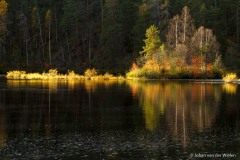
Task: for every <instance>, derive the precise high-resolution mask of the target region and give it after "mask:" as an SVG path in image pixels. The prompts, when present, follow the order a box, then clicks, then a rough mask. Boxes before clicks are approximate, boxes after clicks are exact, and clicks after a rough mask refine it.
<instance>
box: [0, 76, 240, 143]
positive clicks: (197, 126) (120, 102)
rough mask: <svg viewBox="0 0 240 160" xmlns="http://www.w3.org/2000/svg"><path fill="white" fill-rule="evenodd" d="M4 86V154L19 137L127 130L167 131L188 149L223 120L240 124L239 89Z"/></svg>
mask: <svg viewBox="0 0 240 160" xmlns="http://www.w3.org/2000/svg"><path fill="white" fill-rule="evenodd" d="M2 85H6V90H2V91H1V96H0V148H1V147H4V145H5V143H6V141H7V139H9V134H13V133H14V134H15V133H17V134H19V135H29V134H30V135H31V136H33V137H37V136H39V135H44V136H46V137H51V136H52V135H56V134H60V133H79V132H84V131H90V132H104V131H108V130H127V129H139V130H141V129H146V130H148V131H150V132H155V131H159V130H164V131H165V132H166V133H169V134H170V135H171V137H172V138H173V139H175V140H176V141H179V142H181V143H182V144H183V146H185V147H186V146H187V143H188V140H189V137H190V134H191V131H197V132H204V130H205V129H206V128H208V129H209V128H211V127H213V126H214V125H216V124H217V123H219V122H218V121H219V119H224V118H225V120H226V119H228V120H229V119H230V120H231V123H232V122H233V121H236V119H237V121H238V117H237V115H238V112H239V110H238V108H237V106H238V99H239V97H237V96H238V94H237V93H238V92H239V91H238V87H237V85H234V84H212V83H201V82H198V83H194V82H183V81H160V82H159V81H89V80H86V81H65V80H63V81H55V80H52V81H39V80H34V81H13V80H7V81H6V82H5V84H2ZM220 106H221V107H220ZM225 122H226V123H227V121H225ZM139 137H141V136H139ZM140 139H141V138H140ZM143 139H144V138H143ZM139 141H142V140H139Z"/></svg>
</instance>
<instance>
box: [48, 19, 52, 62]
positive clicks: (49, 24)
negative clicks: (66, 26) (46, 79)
mask: <svg viewBox="0 0 240 160" xmlns="http://www.w3.org/2000/svg"><path fill="white" fill-rule="evenodd" d="M48 53H49V63H50V65H51V64H52V53H51V21H50V20H49V23H48Z"/></svg>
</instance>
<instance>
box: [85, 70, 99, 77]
mask: <svg viewBox="0 0 240 160" xmlns="http://www.w3.org/2000/svg"><path fill="white" fill-rule="evenodd" d="M96 75H97V70H96V69H95V68H93V69H87V70H86V71H85V72H84V76H86V77H88V78H91V77H94V76H96Z"/></svg>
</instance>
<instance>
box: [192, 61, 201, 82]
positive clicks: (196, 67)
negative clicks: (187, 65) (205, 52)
mask: <svg viewBox="0 0 240 160" xmlns="http://www.w3.org/2000/svg"><path fill="white" fill-rule="evenodd" d="M200 67H201V57H193V58H192V69H193V76H194V78H196V77H197V76H198V75H199V74H200Z"/></svg>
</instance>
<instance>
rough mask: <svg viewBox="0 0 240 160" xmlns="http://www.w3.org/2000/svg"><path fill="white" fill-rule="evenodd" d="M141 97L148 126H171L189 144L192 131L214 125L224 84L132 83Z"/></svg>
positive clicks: (172, 131) (151, 128)
mask: <svg viewBox="0 0 240 160" xmlns="http://www.w3.org/2000/svg"><path fill="white" fill-rule="evenodd" d="M128 84H129V85H130V86H131V88H132V89H131V90H132V92H133V95H137V97H138V98H139V103H140V106H141V107H142V109H143V113H144V117H145V125H146V129H148V130H149V131H155V130H157V129H158V128H164V125H167V128H168V130H169V131H170V133H171V134H172V135H173V136H174V137H175V138H176V139H179V140H181V141H182V143H183V144H184V145H186V141H187V139H188V138H189V131H190V130H195V129H197V130H198V131H203V130H204V129H205V128H210V127H211V126H212V125H213V124H214V123H215V121H216V117H217V115H218V113H219V103H220V99H221V94H222V92H221V87H219V85H214V84H210V83H181V82H169V83H168V82H160V83H159V82H129V83H128Z"/></svg>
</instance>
